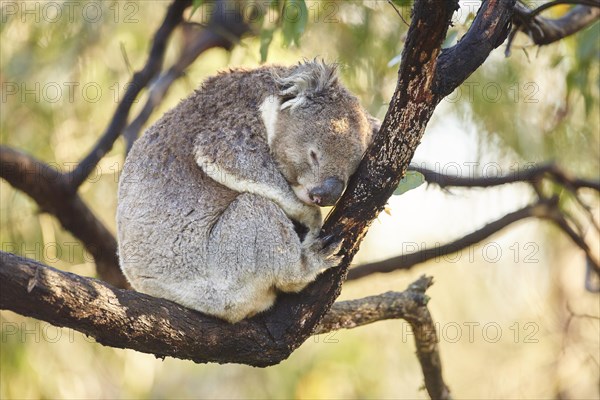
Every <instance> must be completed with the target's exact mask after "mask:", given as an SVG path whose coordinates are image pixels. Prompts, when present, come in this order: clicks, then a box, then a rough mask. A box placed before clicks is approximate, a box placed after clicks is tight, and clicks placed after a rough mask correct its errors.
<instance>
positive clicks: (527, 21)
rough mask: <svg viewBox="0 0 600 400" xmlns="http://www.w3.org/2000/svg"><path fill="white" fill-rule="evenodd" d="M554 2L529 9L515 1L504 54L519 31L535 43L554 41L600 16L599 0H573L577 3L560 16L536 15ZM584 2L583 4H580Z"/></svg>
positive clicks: (508, 53)
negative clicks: (510, 28) (553, 17)
mask: <svg viewBox="0 0 600 400" xmlns="http://www.w3.org/2000/svg"><path fill="white" fill-rule="evenodd" d="M553 3H555V2H550V3H546V4H543V5H541V6H540V7H538V8H536V9H534V10H531V9H529V8H528V7H527V6H526V5H524V4H522V3H521V2H517V3H516V4H515V8H514V15H513V25H514V27H513V30H512V32H511V33H510V37H509V40H508V44H507V46H506V51H505V53H506V55H507V56H508V55H510V49H511V45H512V41H513V39H514V37H515V36H516V34H517V33H518V32H519V31H521V32H524V33H525V34H527V35H528V36H529V37H530V38H531V40H532V41H533V43H535V44H536V45H538V46H541V45H546V44H550V43H554V42H556V41H558V40H561V39H564V38H565V37H567V36H570V35H573V34H575V33H577V32H579V31H580V30H582V29H585V28H587V27H588V26H590V25H591V24H593V23H594V22H595V21H597V20H598V19H599V18H600V2H599V1H581V0H580V1H574V2H573V3H574V4H580V5H577V6H575V7H573V8H571V10H569V12H568V13H567V14H565V15H564V16H562V17H560V18H556V19H551V18H545V17H542V16H541V15H539V13H540V12H542V11H544V10H545V9H547V8H548V7H551V6H553V5H555V4H553ZM582 4H586V5H582Z"/></svg>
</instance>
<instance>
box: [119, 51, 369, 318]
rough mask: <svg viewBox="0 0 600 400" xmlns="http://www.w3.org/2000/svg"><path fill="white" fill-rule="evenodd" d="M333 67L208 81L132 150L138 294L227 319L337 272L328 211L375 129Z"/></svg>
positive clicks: (232, 74) (130, 191) (123, 191)
mask: <svg viewBox="0 0 600 400" xmlns="http://www.w3.org/2000/svg"><path fill="white" fill-rule="evenodd" d="M373 124H374V122H373V119H372V118H371V117H370V116H369V115H368V113H367V112H366V111H365V110H364V109H363V108H362V107H361V106H360V104H359V102H358V100H357V99H356V98H355V97H354V96H353V95H352V94H351V93H350V92H349V91H348V90H347V89H345V88H344V87H343V86H342V85H341V84H340V82H339V80H338V77H337V72H336V66H335V65H331V64H326V63H325V62H321V61H305V62H302V63H299V64H298V65H295V66H291V67H283V66H265V67H261V68H257V69H252V70H245V69H236V70H230V71H228V72H224V73H220V74H218V75H217V76H215V77H212V78H209V79H208V80H206V81H205V82H204V84H203V85H202V87H201V88H200V89H199V90H197V91H195V92H194V93H193V94H192V95H191V96H189V97H188V98H187V99H185V100H183V101H182V102H181V103H179V105H177V106H176V107H175V108H174V109H172V110H170V111H168V112H167V113H166V114H165V115H164V116H163V117H162V118H160V119H159V120H158V121H157V122H156V123H155V124H154V125H153V126H151V127H150V128H149V129H148V130H147V131H146V133H145V134H144V135H143V136H142V137H141V138H140V139H139V140H138V141H137V142H136V143H135V144H134V146H133V148H132V149H131V152H130V153H129V155H128V157H127V160H126V162H125V165H124V168H123V171H122V175H121V178H120V183H119V190H118V207H117V230H118V242H119V259H120V265H121V269H122V271H123V273H124V274H125V276H126V277H127V279H128V281H129V282H130V284H131V286H132V287H133V288H134V289H136V290H138V291H140V292H144V293H147V294H150V295H152V296H156V297H162V298H165V299H169V300H172V301H174V302H176V303H179V304H181V305H183V306H186V307H189V308H191V309H194V310H198V311H200V312H202V313H205V314H209V315H212V316H215V317H218V318H221V319H224V320H227V321H229V322H231V323H235V322H237V321H240V320H242V319H244V318H248V317H251V316H253V315H255V314H257V313H260V312H262V311H265V310H267V309H269V308H270V307H271V306H272V305H273V304H274V302H275V300H276V296H277V293H278V292H298V291H300V290H301V289H303V288H304V287H305V286H306V285H307V284H309V283H310V282H312V281H314V280H315V279H316V277H317V275H318V274H319V273H320V272H322V271H324V270H326V269H328V268H331V267H333V266H336V265H337V264H338V263H339V261H340V257H339V256H338V252H339V250H340V243H339V241H338V242H336V241H333V240H331V238H320V237H319V232H320V230H321V224H322V221H321V212H320V207H322V206H331V205H333V204H335V202H336V201H337V200H338V199H339V198H340V196H341V195H342V192H343V191H344V190H345V187H346V184H347V182H348V179H349V177H350V176H351V175H352V174H353V173H354V171H355V170H356V168H357V166H358V163H359V162H360V160H361V158H362V156H363V154H364V152H365V150H366V148H367V146H368V145H369V143H370V140H371V136H372V132H373V129H374V126H373Z"/></svg>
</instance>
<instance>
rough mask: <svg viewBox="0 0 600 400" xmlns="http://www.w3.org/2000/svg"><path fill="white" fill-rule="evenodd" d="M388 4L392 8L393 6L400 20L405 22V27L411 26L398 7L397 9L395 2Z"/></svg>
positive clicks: (388, 0) (390, 0) (390, 1)
mask: <svg viewBox="0 0 600 400" xmlns="http://www.w3.org/2000/svg"><path fill="white" fill-rule="evenodd" d="M387 2H388V4H389V5H390V6H392V7H393V8H394V11H396V14H398V16H399V17H400V19H401V20H402V22H404V25H406V26H409V25H408V22H406V20H405V19H404V17H403V16H402V13H401V12H400V10H398V7H396V5H395V4H394V2H392V0H387Z"/></svg>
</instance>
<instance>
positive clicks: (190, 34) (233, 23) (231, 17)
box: [123, 1, 249, 154]
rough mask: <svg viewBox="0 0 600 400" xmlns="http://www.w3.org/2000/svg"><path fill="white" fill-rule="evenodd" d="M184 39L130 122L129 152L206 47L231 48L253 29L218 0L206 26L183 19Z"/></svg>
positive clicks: (234, 11)
mask: <svg viewBox="0 0 600 400" xmlns="http://www.w3.org/2000/svg"><path fill="white" fill-rule="evenodd" d="M182 27H183V34H184V43H183V46H182V49H181V54H180V56H179V59H178V60H177V62H175V64H174V65H173V66H171V67H170V68H169V69H168V70H167V71H166V72H164V73H162V74H161V75H160V76H159V77H158V78H157V79H156V81H155V82H154V83H153V85H152V87H151V88H150V91H149V93H148V100H147V101H146V103H145V104H144V107H143V108H142V110H141V111H140V113H139V114H138V116H137V117H136V118H135V119H134V120H133V121H132V122H131V123H130V124H129V125H128V126H127V128H126V129H125V131H124V133H123V136H124V138H125V141H126V149H125V153H126V154H128V153H129V150H131V146H133V143H134V142H135V140H136V139H137V137H138V136H139V133H140V131H141V129H142V127H143V126H144V124H145V123H146V121H147V120H148V118H149V117H150V115H151V114H152V112H153V111H154V109H155V108H156V107H157V106H158V105H159V104H160V103H161V101H162V100H163V98H164V97H165V95H166V94H167V92H168V90H169V87H170V86H171V84H172V83H173V82H174V81H175V80H176V79H178V78H179V77H181V76H182V75H183V74H184V71H185V70H186V69H187V68H188V67H189V66H190V65H191V64H192V63H193V62H194V61H195V60H196V58H198V56H199V55H200V54H202V53H204V52H205V51H207V50H209V49H212V48H215V47H220V48H223V49H226V50H230V49H231V48H232V46H233V45H234V44H235V43H237V42H238V41H239V40H240V39H241V37H242V36H243V35H244V34H245V33H247V32H249V27H248V25H247V24H246V23H245V22H244V19H243V17H242V16H241V15H240V14H239V13H238V12H237V9H236V10H228V9H225V2H223V1H218V2H217V3H216V7H215V9H214V10H212V12H211V19H210V21H209V23H208V25H206V26H200V25H199V24H194V23H190V22H184V23H182Z"/></svg>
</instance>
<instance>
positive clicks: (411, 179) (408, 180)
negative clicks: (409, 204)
mask: <svg viewBox="0 0 600 400" xmlns="http://www.w3.org/2000/svg"><path fill="white" fill-rule="evenodd" d="M423 182H425V177H424V176H423V174H422V173H420V172H417V171H407V172H406V175H404V178H402V180H401V181H400V183H399V184H398V187H397V188H396V190H394V195H395V196H400V195H401V194H404V193H406V192H408V191H409V190H413V189H415V188H418V187H419V186H421V185H422V184H423Z"/></svg>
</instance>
